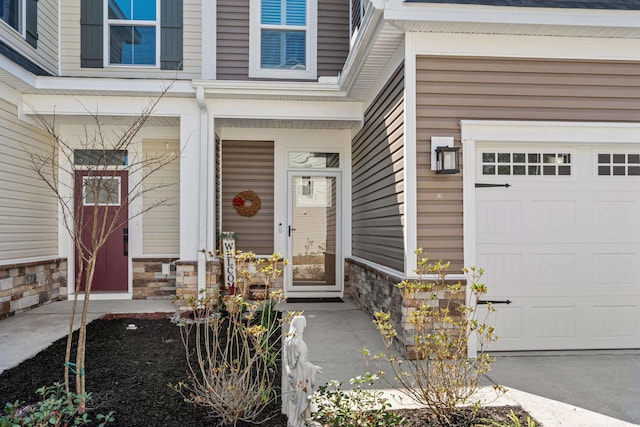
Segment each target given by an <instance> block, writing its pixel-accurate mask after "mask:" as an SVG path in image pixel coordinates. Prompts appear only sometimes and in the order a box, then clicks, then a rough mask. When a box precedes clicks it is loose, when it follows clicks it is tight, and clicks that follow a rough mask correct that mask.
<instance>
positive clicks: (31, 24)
mask: <svg viewBox="0 0 640 427" xmlns="http://www.w3.org/2000/svg"><path fill="white" fill-rule="evenodd" d="M0 20H2V21H4V22H5V23H6V24H7V25H9V26H10V27H11V28H13V29H14V30H16V31H17V32H18V33H20V35H22V36H23V37H24V38H25V40H26V41H27V43H29V44H30V45H31V46H32V47H33V48H37V47H38V0H0Z"/></svg>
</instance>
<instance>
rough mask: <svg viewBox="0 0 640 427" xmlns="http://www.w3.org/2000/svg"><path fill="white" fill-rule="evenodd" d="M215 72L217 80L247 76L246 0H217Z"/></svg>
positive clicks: (247, 31)
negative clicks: (216, 65)
mask: <svg viewBox="0 0 640 427" xmlns="http://www.w3.org/2000/svg"><path fill="white" fill-rule="evenodd" d="M216 28H217V32H218V34H217V37H218V39H217V43H218V45H217V64H218V69H217V74H216V77H217V78H218V79H219V80H247V79H248V78H249V0H218V9H217V27H216Z"/></svg>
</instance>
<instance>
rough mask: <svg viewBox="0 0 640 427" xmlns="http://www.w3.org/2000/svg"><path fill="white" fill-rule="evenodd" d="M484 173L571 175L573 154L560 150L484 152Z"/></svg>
mask: <svg viewBox="0 0 640 427" xmlns="http://www.w3.org/2000/svg"><path fill="white" fill-rule="evenodd" d="M482 175H524V176H526V175H548V176H554V175H555V176H563V175H564V176H566V175H571V154H569V153H558V152H536V153H533V152H527V153H525V152H495V151H494V152H484V153H482Z"/></svg>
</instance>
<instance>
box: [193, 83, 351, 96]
mask: <svg viewBox="0 0 640 427" xmlns="http://www.w3.org/2000/svg"><path fill="white" fill-rule="evenodd" d="M192 85H193V87H194V88H199V87H202V88H204V90H205V93H206V94H207V95H236V96H237V95H245V96H317V97H333V98H336V97H338V98H344V97H346V93H345V92H344V91H341V90H340V87H339V86H338V83H337V81H335V82H328V83H317V82H284V81H283V82H278V81H229V80H227V81H225V80H213V81H212V80H194V81H193V83H192Z"/></svg>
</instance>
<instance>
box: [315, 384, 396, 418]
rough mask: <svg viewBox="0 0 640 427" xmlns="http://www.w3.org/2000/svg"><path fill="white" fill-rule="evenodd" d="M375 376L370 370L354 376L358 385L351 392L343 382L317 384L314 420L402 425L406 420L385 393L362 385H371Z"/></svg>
mask: <svg viewBox="0 0 640 427" xmlns="http://www.w3.org/2000/svg"><path fill="white" fill-rule="evenodd" d="M376 379H377V376H376V375H373V374H370V373H367V374H365V376H364V377H356V378H352V379H351V384H356V387H355V388H354V389H353V390H351V391H342V390H340V387H341V386H342V383H341V382H340V381H335V380H334V381H330V382H328V383H327V384H325V385H323V386H320V387H318V391H317V392H316V393H315V394H314V395H313V397H312V402H313V403H315V404H316V405H317V406H318V412H317V413H315V414H314V415H313V416H312V420H314V421H319V422H320V423H321V424H322V425H323V426H328V427H378V426H387V427H392V426H400V425H404V424H406V420H405V419H404V418H403V417H401V416H399V415H398V414H396V413H393V412H389V411H388V409H390V408H391V404H389V401H388V399H386V398H385V397H384V396H383V394H382V392H380V391H376V390H368V389H365V388H363V384H366V383H368V384H369V385H372V384H373V382H374V381H375V380H376Z"/></svg>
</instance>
